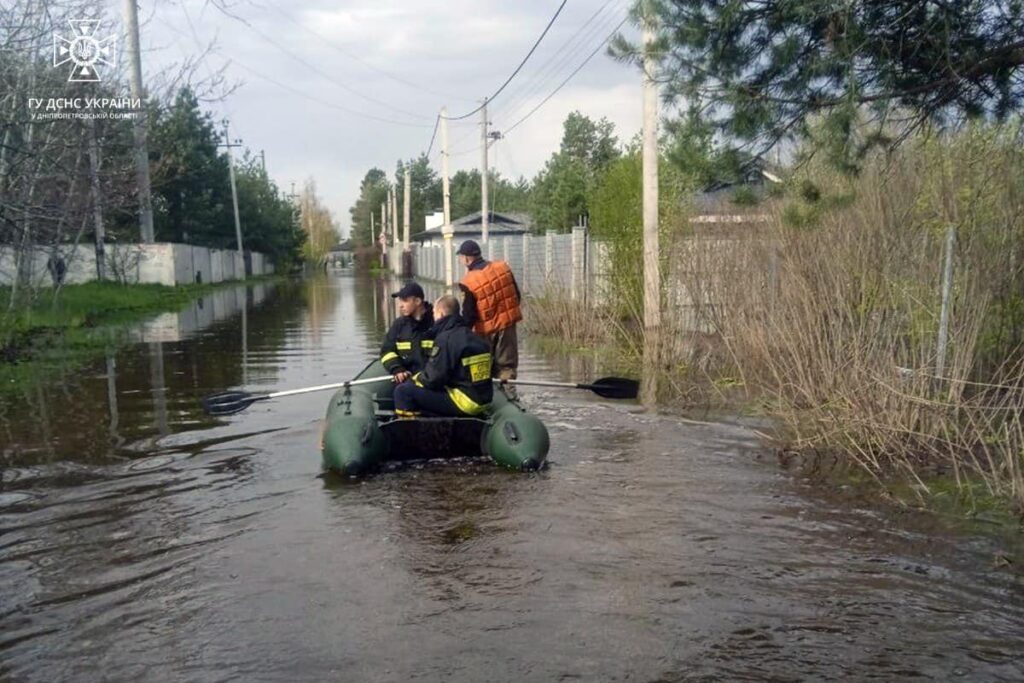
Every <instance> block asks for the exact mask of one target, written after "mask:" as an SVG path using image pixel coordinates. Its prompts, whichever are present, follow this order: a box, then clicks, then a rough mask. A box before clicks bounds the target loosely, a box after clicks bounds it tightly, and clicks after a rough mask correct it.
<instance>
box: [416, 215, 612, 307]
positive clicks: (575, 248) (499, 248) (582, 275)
mask: <svg viewBox="0 0 1024 683" xmlns="http://www.w3.org/2000/svg"><path fill="white" fill-rule="evenodd" d="M457 248H458V247H457V245H455V244H454V240H448V241H447V243H446V244H445V245H434V246H423V245H420V244H416V245H413V247H412V254H413V273H414V274H415V276H416V277H417V278H420V279H424V280H434V281H437V282H445V281H446V272H445V249H448V250H450V252H451V264H452V271H451V277H452V280H453V281H454V282H458V280H459V278H461V277H462V267H461V265H460V264H459V261H458V257H457V256H456V255H455V250H456V249H457ZM600 254H601V250H600V249H595V248H594V247H593V244H592V240H591V239H590V236H589V235H588V233H587V229H586V228H582V227H579V228H573V230H572V232H570V233H562V234H555V233H553V232H549V233H547V234H545V235H517V236H513V237H494V238H491V239H490V240H488V242H487V244H486V246H484V256H485V257H487V258H488V259H489V260H502V261H505V262H506V263H508V264H509V267H511V268H512V272H513V273H514V274H515V276H516V281H517V282H518V283H519V288H520V290H521V291H522V292H523V293H524V294H528V295H531V296H539V295H542V294H555V295H562V296H568V297H570V298H572V299H582V298H586V297H587V296H588V293H589V292H592V291H594V284H595V283H594V282H593V279H594V278H595V277H596V276H597V274H599V273H603V272H604V271H603V269H602V268H601V267H600V266H599V264H598V263H596V262H595V261H596V260H597V258H598V257H599V256H600Z"/></svg>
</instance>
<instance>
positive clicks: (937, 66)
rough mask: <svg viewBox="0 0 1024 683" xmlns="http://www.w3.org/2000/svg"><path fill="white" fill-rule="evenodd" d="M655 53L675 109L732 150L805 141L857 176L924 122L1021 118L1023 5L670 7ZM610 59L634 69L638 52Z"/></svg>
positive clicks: (712, 0)
mask: <svg viewBox="0 0 1024 683" xmlns="http://www.w3.org/2000/svg"><path fill="white" fill-rule="evenodd" d="M650 6H651V7H653V8H654V9H655V11H656V12H657V14H658V18H659V20H660V21H659V22H658V23H659V25H660V26H661V27H662V28H661V30H660V36H659V39H658V41H659V42H658V44H657V45H656V46H655V50H656V51H657V53H658V55H659V57H660V59H661V66H660V72H661V73H660V78H661V79H662V81H663V82H665V83H666V87H665V95H666V96H667V97H668V98H670V99H671V98H674V97H678V98H683V99H685V100H686V101H687V103H688V104H689V105H691V107H692V112H694V113H695V114H697V115H699V116H701V117H702V118H704V119H705V120H706V121H708V122H709V123H710V124H711V125H712V128H713V130H714V132H715V134H716V135H718V136H721V137H722V138H724V139H725V140H726V141H727V142H729V144H732V145H734V146H737V147H743V148H745V149H749V150H750V151H751V152H752V153H753V154H754V155H760V154H763V153H764V152H765V151H766V150H767V149H769V148H770V147H772V146H773V145H774V144H775V143H776V142H777V141H778V140H780V139H783V138H787V137H809V136H811V135H812V133H813V132H814V127H813V124H815V122H819V124H820V128H819V131H818V132H819V133H821V134H822V135H825V136H826V137H827V138H828V139H829V143H830V146H831V152H832V156H833V158H834V160H835V161H836V162H838V164H839V165H841V166H846V167H848V168H855V167H856V164H857V162H858V159H859V158H860V157H861V156H862V155H863V154H864V153H865V152H866V151H867V150H868V149H870V148H871V147H872V146H873V145H876V144H895V143H896V142H899V141H900V140H901V139H903V138H904V137H905V136H907V135H909V134H910V133H911V132H912V131H913V130H914V129H916V128H917V127H919V126H920V125H922V124H923V123H925V122H929V121H930V122H934V123H938V124H940V125H945V124H951V123H956V122H958V121H960V120H961V119H963V118H964V117H982V118H994V119H1004V118H1006V117H1007V116H1009V115H1012V114H1013V113H1015V112H1019V111H1020V110H1021V105H1022V104H1024V3H1021V2H1019V1H1018V0H891V1H889V2H869V1H867V0H849V1H848V0H842V1H840V0H810V1H806V2H790V1H789V0H764V1H763V2H738V1H735V0H697V1H692V0H686V1H685V2H683V1H682V0H672V1H667V0H661V1H659V2H651V3H650ZM613 51H614V52H615V53H617V54H618V55H619V56H621V57H623V58H628V59H634V60H638V59H639V55H640V49H639V46H636V45H631V44H629V43H628V42H627V41H625V40H624V39H621V38H620V39H617V40H616V42H615V44H614V47H613Z"/></svg>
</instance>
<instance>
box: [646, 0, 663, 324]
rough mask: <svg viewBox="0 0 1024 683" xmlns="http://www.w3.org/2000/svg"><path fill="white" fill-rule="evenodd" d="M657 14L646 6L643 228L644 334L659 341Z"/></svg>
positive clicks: (648, 4)
mask: <svg viewBox="0 0 1024 683" xmlns="http://www.w3.org/2000/svg"><path fill="white" fill-rule="evenodd" d="M654 21H655V18H654V12H653V9H652V7H651V3H650V0H645V2H644V17H643V22H644V29H643V44H644V61H643V70H644V73H643V93H644V97H643V102H644V124H643V225H644V232H643V234H644V242H643V245H644V261H643V263H644V331H645V332H646V333H647V335H649V337H650V338H651V339H656V338H657V333H658V330H659V328H660V327H661V273H660V272H659V264H658V253H659V251H660V249H659V245H658V86H657V84H656V83H655V81H654V57H653V51H654V40H655V36H654Z"/></svg>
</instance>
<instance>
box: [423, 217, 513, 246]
mask: <svg viewBox="0 0 1024 683" xmlns="http://www.w3.org/2000/svg"><path fill="white" fill-rule="evenodd" d="M488 215H489V217H490V220H489V221H488V224H487V232H488V234H490V235H522V234H523V233H525V232H529V230H530V225H531V221H530V217H529V216H528V215H527V214H524V213H498V212H496V211H489V212H488ZM481 216H482V212H480V211H475V212H473V213H471V214H468V215H466V216H463V217H462V218H458V219H456V220H454V221H452V234H454V235H476V234H479V233H480V232H481V231H482V230H483V227H482V225H481V223H482V221H481ZM442 235H443V233H442V232H441V230H440V228H435V229H432V230H424V231H423V232H421V233H418V234H416V235H413V237H412V239H413V240H415V241H418V242H422V241H424V240H428V239H430V238H432V237H441V236H442Z"/></svg>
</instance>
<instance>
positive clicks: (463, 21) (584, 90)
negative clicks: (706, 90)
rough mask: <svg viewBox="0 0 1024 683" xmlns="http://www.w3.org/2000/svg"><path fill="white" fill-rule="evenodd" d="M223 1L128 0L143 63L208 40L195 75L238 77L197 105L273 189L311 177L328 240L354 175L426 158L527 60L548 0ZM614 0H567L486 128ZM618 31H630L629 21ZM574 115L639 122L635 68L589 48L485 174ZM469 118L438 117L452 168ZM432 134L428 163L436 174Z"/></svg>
mask: <svg viewBox="0 0 1024 683" xmlns="http://www.w3.org/2000/svg"><path fill="white" fill-rule="evenodd" d="M225 1H226V2H228V3H229V4H230V6H231V8H232V9H231V11H232V13H233V14H234V15H236V16H237V17H238V19H235V18H232V17H230V16H227V15H226V14H224V13H223V12H221V11H220V10H218V9H217V8H216V7H214V6H213V5H211V4H208V3H207V2H206V0H176V1H175V2H167V1H166V0H164V1H161V2H155V1H154V0H141V1H140V3H139V7H140V19H141V20H142V21H144V22H145V25H144V27H143V36H142V43H143V47H144V50H145V52H144V54H143V68H144V70H146V71H149V70H150V69H151V68H158V67H159V66H161V65H165V64H168V63H171V62H174V61H181V60H182V59H183V58H184V57H187V56H194V55H195V54H196V53H198V52H201V47H205V46H208V45H210V44H213V45H214V46H215V50H216V52H215V53H214V54H212V55H211V56H209V57H208V58H207V60H206V62H207V65H208V68H209V69H210V70H211V71H215V70H218V69H220V68H222V67H224V66H225V65H226V68H227V71H226V73H227V76H228V77H229V78H230V79H231V80H233V81H238V82H241V86H240V87H239V88H238V89H237V90H236V91H235V92H234V93H233V94H232V95H231V96H230V97H229V98H227V99H226V100H225V101H223V102H214V103H211V104H210V105H209V106H210V108H211V109H212V110H214V111H215V112H216V114H217V116H218V117H221V116H224V115H226V116H228V117H229V118H230V120H231V122H232V132H231V134H232V137H236V136H238V137H241V138H242V139H243V142H244V144H245V145H246V146H247V147H249V148H251V149H253V150H260V149H263V150H265V152H266V158H267V169H268V171H269V173H270V175H271V177H272V178H273V179H274V180H276V181H277V182H278V183H279V184H280V185H281V186H282V187H283V188H284V189H285V190H288V189H289V188H290V186H291V183H292V182H295V183H296V185H297V186H299V185H301V183H302V182H303V181H304V180H305V179H307V178H310V177H311V178H313V179H315V181H316V183H317V187H318V191H319V194H320V195H321V197H323V199H324V200H325V201H326V203H327V205H328V207H329V208H330V209H331V211H332V212H333V213H334V215H335V218H336V219H337V221H338V224H339V225H340V226H341V229H342V232H343V233H347V231H348V227H349V215H348V209H349V207H350V206H351V205H352V203H353V202H354V201H355V199H356V196H357V194H358V189H359V181H360V180H361V179H362V177H363V175H364V174H365V173H366V171H367V170H368V169H369V168H371V167H373V166H377V167H380V168H383V169H385V170H386V171H387V172H388V173H389V175H391V174H393V173H394V169H395V164H396V162H397V161H398V160H399V159H407V158H410V157H414V156H418V155H419V154H420V153H421V152H424V151H426V149H427V146H428V144H429V142H430V137H431V131H432V129H433V123H434V118H435V115H436V114H437V112H438V111H439V110H440V107H441V106H443V105H447V106H448V108H449V113H450V114H451V115H459V114H462V113H465V112H468V111H471V110H472V109H474V108H476V106H477V105H478V103H479V101H480V100H481V99H482V98H483V97H484V96H485V95H489V94H490V93H492V92H494V90H495V89H496V88H497V87H498V86H499V85H500V84H501V83H502V82H503V81H504V80H505V79H506V78H507V77H508V75H509V74H510V73H511V72H512V70H513V69H514V68H515V66H516V65H517V64H518V63H519V62H520V61H521V60H522V58H523V57H524V56H525V55H526V53H527V51H528V50H529V48H530V47H531V46H532V45H533V43H534V41H535V40H536V38H537V36H539V35H540V33H541V32H542V31H543V29H544V27H545V26H546V25H547V22H548V21H549V20H550V18H551V16H552V14H553V13H554V12H555V10H556V9H557V7H558V4H559V2H558V0H514V1H513V2H508V1H507V0H503V1H499V0H292V1H289V2H269V1H259V2H257V1H255V0H225ZM629 4H630V0H569V2H568V3H567V4H566V6H565V9H564V10H563V11H562V13H561V15H560V16H559V17H558V19H557V20H556V21H555V24H554V25H553V26H552V28H551V30H550V32H549V33H548V35H547V36H546V37H545V39H544V41H543V42H542V44H541V46H540V47H539V48H538V49H537V52H535V53H534V55H533V57H532V58H531V59H530V61H529V62H527V65H526V66H525V67H524V69H523V71H522V72H521V73H520V74H519V76H517V78H516V79H515V80H513V82H512V83H511V84H510V85H509V87H508V88H507V89H506V90H505V92H503V93H502V94H501V95H499V96H498V97H497V98H496V99H495V100H494V102H493V103H492V104H491V105H490V116H489V118H490V120H491V121H492V123H493V129H494V130H498V131H502V130H506V129H508V128H509V127H510V126H511V125H512V124H513V123H515V122H516V121H517V120H519V119H520V118H522V117H523V116H524V115H525V114H526V113H528V112H529V111H530V110H531V109H532V108H533V107H534V106H535V105H537V104H538V103H539V102H540V101H541V100H543V99H544V98H545V97H547V96H548V95H549V94H550V93H551V92H552V91H554V90H555V88H556V87H557V86H558V84H559V83H561V82H562V80H564V79H565V78H566V77H567V76H568V75H569V73H571V72H572V71H573V70H574V69H576V68H577V67H578V66H579V65H580V64H582V63H583V61H584V60H585V59H586V57H587V55H589V54H590V53H591V52H592V51H593V50H594V49H595V48H596V47H597V46H598V44H599V43H600V42H601V41H602V40H604V38H605V37H606V36H607V35H608V34H609V33H611V31H612V29H613V28H614V27H615V26H616V25H618V24H619V22H620V21H622V19H623V18H625V16H626V11H627V7H628V5H629ZM116 5H120V2H118V3H116ZM588 22H589V23H588ZM246 24H248V25H246ZM623 29H624V30H626V31H627V33H628V34H632V32H633V31H634V29H633V28H632V27H631V26H630V25H629V23H628V22H627V23H626V25H624V26H623ZM282 48H283V49H282ZM304 62H305V63H304ZM205 69H206V67H204V68H203V69H202V70H201V73H204V72H205ZM386 74H387V75H386ZM346 109H347V110H351V111H345V110H346ZM573 110H579V111H581V112H583V113H584V114H586V115H588V116H591V117H592V118H595V119H598V118H600V117H602V116H605V117H608V118H609V119H610V120H611V121H613V122H614V123H615V124H616V128H617V130H618V133H619V137H620V139H628V138H631V137H632V136H633V135H634V134H635V133H636V132H637V131H639V129H640V119H641V116H640V115H641V99H640V78H639V75H638V73H637V72H636V70H635V69H634V68H633V67H630V66H628V65H624V64H621V63H618V62H616V61H614V60H612V59H611V58H609V57H608V56H606V52H605V51H604V50H601V51H600V52H599V53H598V54H597V55H596V56H595V57H594V58H593V59H592V60H591V61H590V62H589V64H587V66H585V67H584V68H583V70H582V71H580V72H579V73H578V74H577V75H576V76H575V77H574V78H573V79H572V80H571V81H570V82H569V83H568V84H567V85H566V86H565V87H564V88H562V89H561V90H560V91H559V92H558V93H557V94H556V95H554V97H552V98H551V99H550V100H549V101H548V102H547V103H546V104H545V105H544V106H543V107H541V108H540V109H539V110H538V111H537V112H536V113H534V114H533V115H532V116H530V117H529V118H527V119H526V120H525V121H524V122H523V123H522V124H521V125H520V126H518V127H517V128H516V129H515V130H514V131H512V132H511V133H510V134H509V135H508V137H507V138H506V139H503V140H501V141H499V142H497V143H496V144H494V145H493V146H492V147H491V167H492V168H494V169H496V170H497V171H499V172H500V173H501V174H502V175H504V176H511V177H516V176H519V175H525V176H526V177H527V178H531V177H532V176H533V175H534V174H535V173H536V172H537V171H538V170H539V169H540V168H541V167H542V166H543V163H544V161H545V160H546V159H547V158H548V156H549V155H550V154H551V153H552V152H553V151H554V150H555V149H556V148H557V146H558V142H559V140H560V138H561V124H562V121H563V120H564V119H565V117H566V115H567V114H568V113H569V112H571V111H573ZM372 117H377V119H386V120H388V121H384V120H375V119H374V118H372ZM389 121H392V122H389ZM479 123H480V116H479V114H477V115H474V116H472V117H471V118H470V119H468V120H467V122H458V123H452V124H451V125H450V139H451V149H452V160H451V161H452V169H451V172H452V173H454V172H455V171H456V170H458V169H460V168H467V169H468V168H477V167H479V164H480V148H479V137H480V126H479ZM438 143H439V140H438V142H436V143H435V145H434V150H433V152H432V154H431V157H432V164H433V166H434V167H435V169H438V170H440V158H439V156H438V150H439V144H438ZM497 208H498V209H499V210H500V208H501V198H500V196H499V197H497Z"/></svg>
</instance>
